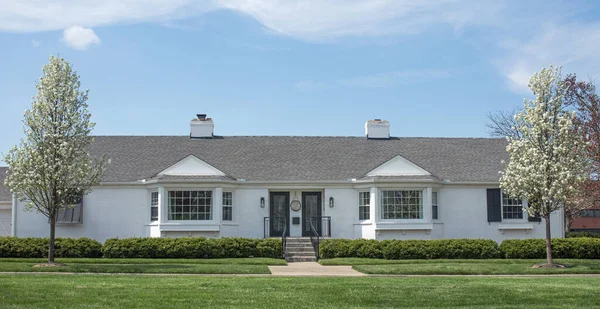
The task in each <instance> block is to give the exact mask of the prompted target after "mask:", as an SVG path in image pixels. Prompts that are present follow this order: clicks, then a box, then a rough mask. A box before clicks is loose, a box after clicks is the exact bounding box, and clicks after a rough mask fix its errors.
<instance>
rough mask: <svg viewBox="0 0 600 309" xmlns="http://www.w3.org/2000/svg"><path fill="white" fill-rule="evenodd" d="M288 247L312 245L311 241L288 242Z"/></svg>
mask: <svg viewBox="0 0 600 309" xmlns="http://www.w3.org/2000/svg"><path fill="white" fill-rule="evenodd" d="M286 244H287V245H312V242H310V241H287V242H286Z"/></svg>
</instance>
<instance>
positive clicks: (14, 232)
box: [10, 194, 17, 237]
mask: <svg viewBox="0 0 600 309" xmlns="http://www.w3.org/2000/svg"><path fill="white" fill-rule="evenodd" d="M11 212H12V213H11V218H10V221H11V231H10V234H11V236H12V237H17V195H16V194H13V198H12V209H11Z"/></svg>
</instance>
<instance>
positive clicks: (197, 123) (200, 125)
mask: <svg viewBox="0 0 600 309" xmlns="http://www.w3.org/2000/svg"><path fill="white" fill-rule="evenodd" d="M196 116H197V117H198V118H194V119H192V121H190V137H191V138H212V137H213V133H214V130H215V124H214V123H213V121H212V119H210V118H206V114H198V115H196Z"/></svg>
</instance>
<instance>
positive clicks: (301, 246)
mask: <svg viewBox="0 0 600 309" xmlns="http://www.w3.org/2000/svg"><path fill="white" fill-rule="evenodd" d="M285 247H286V248H312V247H313V245H312V244H286V245H285Z"/></svg>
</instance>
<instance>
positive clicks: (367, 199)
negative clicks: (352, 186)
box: [358, 192, 371, 220]
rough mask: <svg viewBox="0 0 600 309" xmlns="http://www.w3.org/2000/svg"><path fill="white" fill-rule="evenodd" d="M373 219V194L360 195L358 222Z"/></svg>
mask: <svg viewBox="0 0 600 309" xmlns="http://www.w3.org/2000/svg"><path fill="white" fill-rule="evenodd" d="M369 219H371V193H370V192H359V193H358V220H369Z"/></svg>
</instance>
